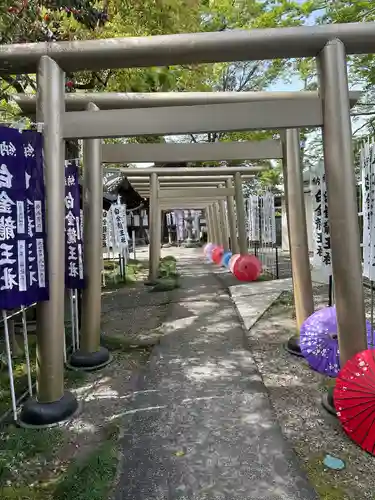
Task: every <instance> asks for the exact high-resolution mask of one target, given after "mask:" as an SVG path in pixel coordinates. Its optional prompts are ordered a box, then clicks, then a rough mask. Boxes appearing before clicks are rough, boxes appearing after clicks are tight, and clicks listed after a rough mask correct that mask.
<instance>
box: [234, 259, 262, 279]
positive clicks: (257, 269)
mask: <svg viewBox="0 0 375 500" xmlns="http://www.w3.org/2000/svg"><path fill="white" fill-rule="evenodd" d="M261 270H262V265H261V263H260V261H259V259H257V257H255V255H241V257H240V258H239V259H237V260H236V262H235V264H234V266H233V274H234V275H235V277H236V278H237V279H238V280H239V281H255V280H256V279H257V278H258V277H259V275H260V273H261Z"/></svg>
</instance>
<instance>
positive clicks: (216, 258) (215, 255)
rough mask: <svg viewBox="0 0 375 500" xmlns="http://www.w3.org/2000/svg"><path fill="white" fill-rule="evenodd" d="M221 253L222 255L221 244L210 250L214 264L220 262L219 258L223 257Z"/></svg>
mask: <svg viewBox="0 0 375 500" xmlns="http://www.w3.org/2000/svg"><path fill="white" fill-rule="evenodd" d="M223 255H224V248H223V247H222V246H218V247H216V248H214V250H213V251H212V261H213V262H214V263H215V264H218V265H219V264H221V260H222V258H223Z"/></svg>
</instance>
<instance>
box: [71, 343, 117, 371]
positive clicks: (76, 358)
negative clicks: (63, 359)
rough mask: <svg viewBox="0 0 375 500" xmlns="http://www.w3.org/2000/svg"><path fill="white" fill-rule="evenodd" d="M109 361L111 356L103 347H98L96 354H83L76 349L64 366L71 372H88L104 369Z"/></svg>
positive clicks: (80, 350) (83, 352)
mask: <svg viewBox="0 0 375 500" xmlns="http://www.w3.org/2000/svg"><path fill="white" fill-rule="evenodd" d="M111 360H112V358H111V355H110V354H109V351H108V349H106V348H105V347H100V349H99V351H96V352H85V351H83V350H82V349H78V350H77V351H75V352H73V353H72V354H71V356H70V358H69V361H68V363H67V364H66V366H67V367H68V368H70V369H71V370H79V371H87V372H90V371H95V370H100V369H101V368H104V367H105V366H107V365H108V364H109V363H110V362H111Z"/></svg>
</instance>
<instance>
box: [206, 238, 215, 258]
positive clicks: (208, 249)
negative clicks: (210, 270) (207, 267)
mask: <svg viewBox="0 0 375 500" xmlns="http://www.w3.org/2000/svg"><path fill="white" fill-rule="evenodd" d="M216 247H217V245H215V244H214V243H212V246H210V247H209V248H207V250H206V259H207V260H208V262H213V260H212V253H213V251H214V250H215V248H216Z"/></svg>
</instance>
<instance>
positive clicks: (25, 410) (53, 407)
mask: <svg viewBox="0 0 375 500" xmlns="http://www.w3.org/2000/svg"><path fill="white" fill-rule="evenodd" d="M77 410H78V402H77V400H76V398H75V396H74V395H73V394H72V393H71V392H68V391H66V392H65V393H64V396H63V397H62V398H61V399H59V400H58V401H54V402H53V403H39V402H38V401H37V400H35V399H30V400H28V401H26V403H25V404H24V405H23V407H22V410H21V413H20V416H19V420H18V424H19V426H20V427H26V428H35V429H42V428H46V427H53V426H55V425H58V424H61V423H62V422H65V421H66V420H68V419H69V418H71V417H72V416H73V415H74V414H75V413H76V411H77Z"/></svg>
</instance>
